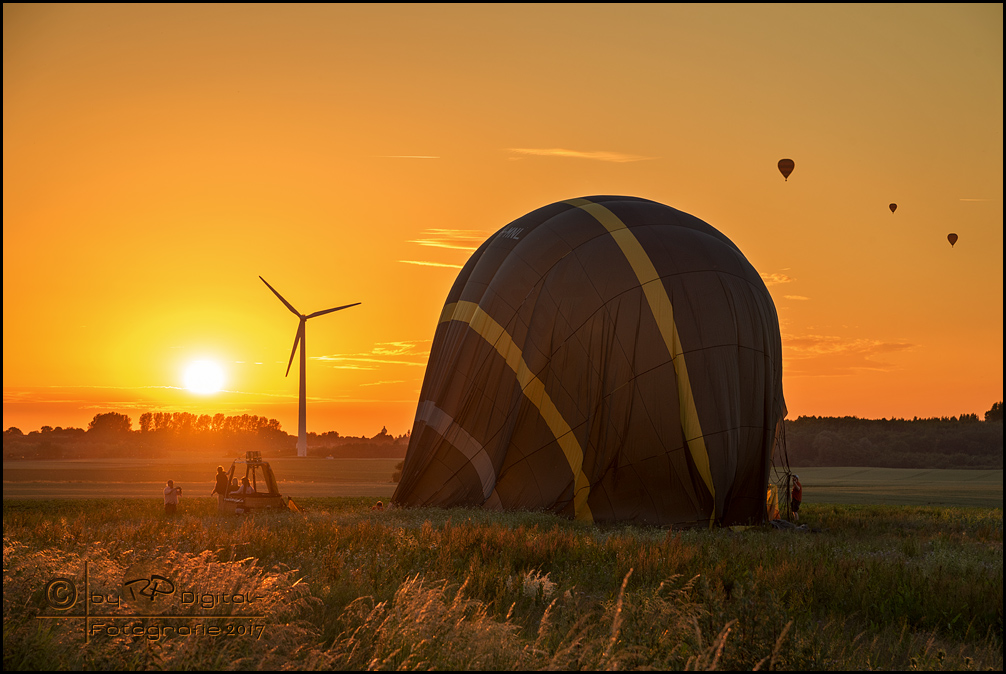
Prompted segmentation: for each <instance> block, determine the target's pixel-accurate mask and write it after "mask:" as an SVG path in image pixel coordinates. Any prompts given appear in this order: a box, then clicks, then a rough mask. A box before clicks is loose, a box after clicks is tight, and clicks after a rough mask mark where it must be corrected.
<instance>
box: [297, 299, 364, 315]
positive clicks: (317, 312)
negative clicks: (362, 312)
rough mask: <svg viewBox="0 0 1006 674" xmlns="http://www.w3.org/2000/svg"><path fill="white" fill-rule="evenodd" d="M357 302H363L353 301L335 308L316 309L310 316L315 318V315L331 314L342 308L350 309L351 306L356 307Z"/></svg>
mask: <svg viewBox="0 0 1006 674" xmlns="http://www.w3.org/2000/svg"><path fill="white" fill-rule="evenodd" d="M357 304H362V302H353V303H352V304H344V305H342V306H341V307H335V308H334V309H325V310H324V311H316V312H314V313H313V314H309V315H308V316H307V317H308V318H314V317H315V316H322V315H324V314H330V313H332V312H333V311H339V310H341V309H348V308H350V307H355V306H356V305H357Z"/></svg>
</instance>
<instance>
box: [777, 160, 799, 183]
mask: <svg viewBox="0 0 1006 674" xmlns="http://www.w3.org/2000/svg"><path fill="white" fill-rule="evenodd" d="M795 166H796V164H794V163H793V160H792V159H780V160H779V173H781V174H782V177H783V178H785V179H786V180H789V174H790V173H792V172H793V168H794V167H795Z"/></svg>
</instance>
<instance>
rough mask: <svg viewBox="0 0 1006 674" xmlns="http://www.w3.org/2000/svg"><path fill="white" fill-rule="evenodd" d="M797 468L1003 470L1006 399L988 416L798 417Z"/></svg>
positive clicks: (790, 433) (794, 432) (790, 430)
mask: <svg viewBox="0 0 1006 674" xmlns="http://www.w3.org/2000/svg"><path fill="white" fill-rule="evenodd" d="M786 444H787V450H788V455H789V463H790V465H793V466H821V467H837V466H869V467H876V468H981V469H989V468H1002V467H1003V421H1002V401H1000V402H997V403H995V404H994V405H993V406H992V409H990V410H989V411H988V412H986V413H985V421H981V420H980V419H979V418H978V415H977V414H962V415H961V416H960V417H936V418H928V419H920V418H918V417H916V418H913V419H860V418H858V417H814V416H811V417H798V418H797V419H796V420H794V421H787V422H786Z"/></svg>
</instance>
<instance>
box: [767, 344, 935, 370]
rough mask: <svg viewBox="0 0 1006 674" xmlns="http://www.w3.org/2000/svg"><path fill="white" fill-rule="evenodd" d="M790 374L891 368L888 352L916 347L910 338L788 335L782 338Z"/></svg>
mask: <svg viewBox="0 0 1006 674" xmlns="http://www.w3.org/2000/svg"><path fill="white" fill-rule="evenodd" d="M782 347H783V357H784V359H785V360H786V375H787V376H798V377H799V376H819V375H825V376H827V375H832V376H835V375H849V374H854V373H856V372H860V371H863V370H870V371H877V372H890V371H892V370H894V369H895V366H894V365H893V364H892V363H890V362H887V360H886V359H885V356H888V355H890V354H895V353H901V352H904V351H910V350H912V349H914V348H915V347H916V345H915V344H911V343H909V342H884V341H881V340H876V339H863V338H853V339H850V338H845V337H836V336H833V335H786V336H784V337H783V339H782Z"/></svg>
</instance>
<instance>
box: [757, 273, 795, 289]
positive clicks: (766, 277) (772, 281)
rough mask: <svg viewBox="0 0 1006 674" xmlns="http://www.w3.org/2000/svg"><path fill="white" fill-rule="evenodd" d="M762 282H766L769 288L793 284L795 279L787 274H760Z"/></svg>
mask: <svg viewBox="0 0 1006 674" xmlns="http://www.w3.org/2000/svg"><path fill="white" fill-rule="evenodd" d="M759 276H761V280H762V281H764V282H765V285H767V286H774V285H779V284H780V283H791V282H792V281H793V278H792V277H791V276H787V275H786V274H780V273H778V272H776V273H773V274H759Z"/></svg>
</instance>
